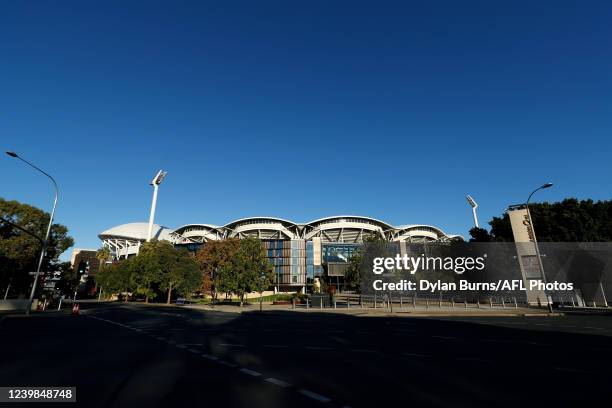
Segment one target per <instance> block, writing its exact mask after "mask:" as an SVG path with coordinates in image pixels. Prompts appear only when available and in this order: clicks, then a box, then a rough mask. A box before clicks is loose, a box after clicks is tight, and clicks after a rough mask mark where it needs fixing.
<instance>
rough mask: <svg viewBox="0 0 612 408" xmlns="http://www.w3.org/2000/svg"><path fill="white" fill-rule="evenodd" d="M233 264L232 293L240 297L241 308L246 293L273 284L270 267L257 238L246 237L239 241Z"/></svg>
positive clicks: (272, 274)
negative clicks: (233, 286)
mask: <svg viewBox="0 0 612 408" xmlns="http://www.w3.org/2000/svg"><path fill="white" fill-rule="evenodd" d="M233 264H234V265H233V267H234V273H235V277H236V282H235V286H236V287H235V290H234V292H235V293H236V294H237V295H238V296H239V297H240V305H241V306H242V303H243V302H244V295H245V294H246V293H249V292H255V291H259V290H260V288H262V287H263V288H267V287H269V286H270V285H271V284H272V282H273V279H274V273H273V271H272V266H271V265H270V264H269V262H268V258H267V257H266V253H265V250H264V248H263V246H262V245H261V241H260V240H259V239H257V238H253V237H247V238H245V239H242V240H241V241H240V246H239V248H238V251H236V256H235V257H234V262H233ZM262 276H263V280H262Z"/></svg>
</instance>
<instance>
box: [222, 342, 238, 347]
mask: <svg viewBox="0 0 612 408" xmlns="http://www.w3.org/2000/svg"><path fill="white" fill-rule="evenodd" d="M219 345H220V346H222V347H244V344H232V343H219Z"/></svg>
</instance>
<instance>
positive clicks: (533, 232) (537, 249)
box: [525, 183, 553, 313]
mask: <svg viewBox="0 0 612 408" xmlns="http://www.w3.org/2000/svg"><path fill="white" fill-rule="evenodd" d="M552 186H553V184H552V183H546V184H543V185H541V186H540V187H538V188H536V189H535V190H533V191H532V192H531V194H529V197H528V198H527V202H526V203H525V209H526V210H527V217H529V226H530V227H531V234H532V235H533V243H534V245H535V250H536V255H537V257H538V266H539V267H540V273H541V274H542V280H543V281H544V284H545V285H546V283H547V282H546V275H545V274H544V265H542V256H541V255H540V247H539V246H538V240H537V238H536V234H535V228H534V226H533V220H532V219H531V212H530V211H529V201H530V200H531V197H532V196H533V195H534V194H535V193H536V192H537V191H540V190H543V189H545V188H550V187H552ZM544 293H546V292H544ZM546 303H548V311H549V312H551V313H552V311H553V310H552V303H551V301H550V300H549V299H546Z"/></svg>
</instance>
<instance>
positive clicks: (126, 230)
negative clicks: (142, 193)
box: [98, 222, 172, 241]
mask: <svg viewBox="0 0 612 408" xmlns="http://www.w3.org/2000/svg"><path fill="white" fill-rule="evenodd" d="M171 232H172V230H171V229H170V228H166V227H162V226H161V225H157V224H153V238H155V239H158V240H168V241H170V233H171ZM148 233H149V224H148V223H146V222H132V223H129V224H122V225H117V226H116V227H113V228H110V229H107V230H106V231H103V232H101V233H100V234H98V237H100V239H104V237H116V238H126V239H135V240H139V241H145V240H146V239H147V235H148Z"/></svg>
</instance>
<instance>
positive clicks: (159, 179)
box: [147, 170, 167, 242]
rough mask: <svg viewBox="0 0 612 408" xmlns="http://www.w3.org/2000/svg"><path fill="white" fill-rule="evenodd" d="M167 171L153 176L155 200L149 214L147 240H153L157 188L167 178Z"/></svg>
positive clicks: (161, 171) (152, 183)
mask: <svg viewBox="0 0 612 408" xmlns="http://www.w3.org/2000/svg"><path fill="white" fill-rule="evenodd" d="M166 173H167V172H165V171H163V170H160V171H158V172H157V174H156V175H155V177H153V181H151V185H152V186H153V201H152V202H151V214H150V215H149V232H148V233H147V242H150V241H151V235H152V234H153V219H154V218H155V207H157V190H158V189H159V185H160V184H161V182H162V181H164V178H166Z"/></svg>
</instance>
